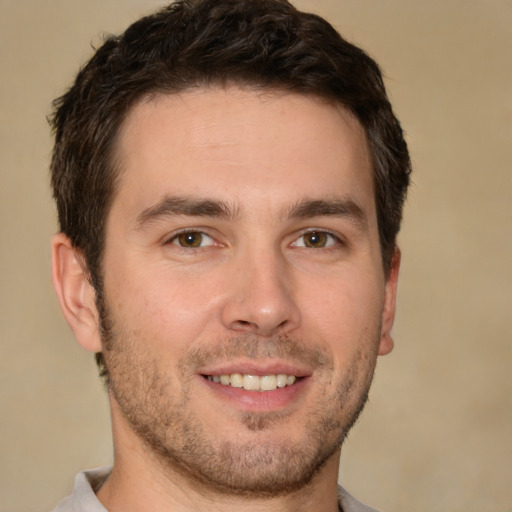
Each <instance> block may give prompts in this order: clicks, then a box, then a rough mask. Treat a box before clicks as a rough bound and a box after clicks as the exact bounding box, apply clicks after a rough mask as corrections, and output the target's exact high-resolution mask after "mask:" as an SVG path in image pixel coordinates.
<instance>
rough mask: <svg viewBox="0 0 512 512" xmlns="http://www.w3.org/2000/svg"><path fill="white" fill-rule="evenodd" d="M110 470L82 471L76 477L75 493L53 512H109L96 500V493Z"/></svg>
mask: <svg viewBox="0 0 512 512" xmlns="http://www.w3.org/2000/svg"><path fill="white" fill-rule="evenodd" d="M109 474H110V468H101V469H94V470H91V471H82V472H80V473H78V475H76V478H75V486H74V488H73V492H72V493H71V495H70V496H68V497H67V498H64V499H63V500H62V501H61V502H60V503H59V504H58V505H57V507H56V508H54V509H53V511H52V512H107V509H106V508H105V507H104V506H103V505H102V504H101V503H100V502H99V500H98V498H96V491H97V490H98V489H99V488H100V487H101V486H102V485H103V483H104V482H105V480H106V479H107V477H108V475H109Z"/></svg>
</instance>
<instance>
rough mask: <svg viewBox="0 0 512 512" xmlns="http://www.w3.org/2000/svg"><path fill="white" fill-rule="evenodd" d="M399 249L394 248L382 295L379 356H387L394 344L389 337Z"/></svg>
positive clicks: (398, 263)
mask: <svg viewBox="0 0 512 512" xmlns="http://www.w3.org/2000/svg"><path fill="white" fill-rule="evenodd" d="M400 258H401V254H400V249H399V248H398V247H395V250H394V252H393V257H392V259H391V268H390V270H389V274H388V277H387V279H386V290H385V295H384V307H383V310H382V326H381V334H380V344H379V355H380V356H383V355H386V354H389V353H390V352H391V351H392V350H393V346H394V342H393V337H392V336H391V329H392V328H393V322H394V321H395V310H396V291H397V285H398V271H399V269H400Z"/></svg>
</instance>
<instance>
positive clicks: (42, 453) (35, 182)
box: [0, 0, 512, 512]
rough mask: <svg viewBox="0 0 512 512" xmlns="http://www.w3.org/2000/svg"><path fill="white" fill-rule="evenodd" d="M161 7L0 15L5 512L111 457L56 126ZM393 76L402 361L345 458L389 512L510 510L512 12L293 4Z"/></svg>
mask: <svg viewBox="0 0 512 512" xmlns="http://www.w3.org/2000/svg"><path fill="white" fill-rule="evenodd" d="M159 4H161V2H159V1H157V0H123V1H121V0H87V1H86V0H22V1H16V0H0V57H1V60H0V62H1V67H0V104H1V107H0V116H1V123H0V173H1V174H0V180H1V181H0V233H1V238H0V240H1V247H2V250H1V254H0V312H1V313H0V314H1V322H0V341H1V344H0V443H1V446H0V511H1V512H7V511H9V512H21V511H23V512H35V511H44V510H49V509H50V508H51V507H52V506H53V505H54V504H55V503H56V502H57V501H58V499H59V498H60V497H62V496H63V495H65V494H66V493H68V492H69V491H70V489H71V486H72V480H73V476H74V473H75V472H76V471H78V470H79V469H82V468H84V467H90V466H96V465H102V464H106V463H108V462H109V460H110V457H111V455H110V453H111V448H110V439H109V435H110V434H109V420H108V409H107V405H106V400H105V395H104V392H103V390H102V387H101V384H100V383H99V382H98V379H97V378H96V371H95V366H94V363H93V361H92V359H91V357H90V356H89V355H88V354H86V353H85V352H82V351H81V350H80V349H79V348H78V347H77V345H76V344H75V342H74V340H73V338H72V335H71V333H70V331H69V330H68V328H67V326H66V325H65V324H64V321H63V320H62V319H61V316H60V313H59V311H58V308H57V304H56V300H55V298H54V296H53V291H52V289H51V284H50V277H49V238H50V236H51V234H52V233H53V232H54V231H55V229H56V224H55V212H54V207H53V204H52V201H51V197H50V193H49V187H48V172H47V167H48V159H49V153H50V148H51V141H50V136H49V133H48V132H49V131H48V128H47V125H46V122H45V115H46V114H48V113H49V111H50V101H51V99H53V98H54V97H55V96H57V95H58V94H60V93H62V92H63V91H64V88H65V87H66V86H67V85H68V84H69V83H70V81H71V79H72V77H73V75H74V73H75V72H76V70H77V68H78V65H79V64H80V63H83V61H84V60H85V59H86V57H87V56H88V55H89V54H90V42H91V41H92V42H93V43H98V42H99V41H100V39H101V38H100V34H101V33H103V32H118V31H120V30H122V29H123V28H124V27H125V26H126V25H127V24H128V23H129V22H130V21H132V20H134V19H135V18H136V17H138V16H139V15H141V14H143V13H146V12H148V11H150V10H152V9H153V8H154V7H155V6H157V5H159ZM297 4H298V5H299V6H301V7H304V8H307V9H309V10H315V11H317V12H319V13H321V14H323V15H325V16H327V17H328V18H329V19H330V20H331V21H332V22H333V23H334V24H335V25H336V26H337V28H338V29H339V30H340V31H341V32H342V33H343V34H344V35H345V36H346V37H347V38H348V39H350V40H352V41H354V42H355V43H357V44H360V45H361V46H362V47H363V48H365V49H366V50H367V51H368V52H369V53H370V54H371V55H372V56H374V57H375V58H376V59H377V60H378V61H379V62H380V64H381V65H382V67H383V69H384V70H385V73H386V76H387V84H388V87H389V91H390V95H391V97H392V100H393V102H394V105H395V107H396V110H397V112H398V115H399V117H400V118H401V120H402V122H403V126H404V127H405V129H406V131H407V133H408V141H409V144H410V149H411V152H412V157H413V160H414V166H415V175H414V182H415V183H414V188H413V189H412V190H411V193H410V196H409V201H408V204H407V207H406V216H405V219H406V220H405V223H404V227H403V232H402V234H401V237H400V240H401V245H402V248H403V271H402V274H401V285H400V293H399V308H398V318H397V325H396V328H395V338H396V342H397V345H396V349H395V351H394V352H393V353H392V354H391V355H390V356H388V357H386V358H384V359H382V360H381V361H380V364H379V367H378V373H377V377H376V381H375V385H374V388H373V392H372V395H371V401H370V404H369V406H368V408H367V410H366V411H365V413H364V414H363V417H362V419H361V420H360V422H359V424H358V426H356V428H355V430H354V431H353V433H352V434H351V436H350V438H349V440H348V442H347V444H346V447H345V450H344V455H343V458H342V470H341V478H342V481H343V482H344V484H345V485H346V486H347V487H348V488H349V489H350V490H351V491H352V492H353V493H354V494H356V495H358V496H359V497H361V498H362V499H363V500H364V501H367V502H368V503H370V504H373V505H375V506H378V507H379V508H382V509H383V510H387V511H389V512H391V511H395V512H406V511H408V512H411V511H412V512H422V511H429V512H430V511H447V512H458V511H461V512H462V511H464V512H468V511H469V512H470V511H478V512H485V511H489V512H491V511H492V512H496V511H498V512H499V511H507V510H511V509H512V485H511V484H512V439H511V427H512V407H511V396H512V379H511V369H512V364H511V363H512V357H511V356H512V353H511V352H512V348H511V334H510V333H511V331H512V329H511V328H512V325H511V324H512V320H511V318H512V263H511V262H512V240H511V239H512V237H511V232H512V202H511V191H512V178H511V177H512V169H511V164H512V149H511V141H512V113H511V96H510V94H511V92H512V90H511V86H512V64H511V62H512V59H511V55H510V49H511V43H512V2H511V1H510V0H444V1H441V0H431V1H419V0H417V1H413V0H407V1H406V0H386V1H383V0H317V1H315V2H313V1H307V0H303V1H300V2H299V1H297Z"/></svg>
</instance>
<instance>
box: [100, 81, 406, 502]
mask: <svg viewBox="0 0 512 512" xmlns="http://www.w3.org/2000/svg"><path fill="white" fill-rule="evenodd" d="M117 164H118V165H119V168H120V169H121V174H120V179H119V183H118V191H117V193H116V195H115V198H114V201H113V205H112V209H111V212H110V214H109V217H108V221H107V229H106V246H105V253H104V260H103V270H104V290H105V302H104V308H105V312H106V313H107V316H108V322H106V323H110V327H109V328H108V329H107V334H106V336H105V339H104V357H105V361H106V364H107V367H108V369H109V372H110V381H111V396H112V404H113V422H114V437H115V439H116V436H117V439H118V440H119V438H127V437H129V433H135V434H136V437H135V439H138V442H139V444H140V446H141V447H142V450H143V451H145V452H146V453H151V454H152V455H156V456H157V459H158V460H159V461H160V462H162V463H163V464H165V465H166V467H168V469H169V471H177V472H179V474H180V475H181V476H183V475H185V476H187V477H190V478H195V479H197V480H199V481H201V482H203V483H205V484H207V485H209V486H210V487H213V488H216V489H217V490H219V491H226V492H232V491H236V492H238V493H239V494H240V493H241V494H244V493H245V494H251V493H256V494H258V495H262V494H265V493H267V494H279V493H283V492H287V491H289V490H291V489H293V488H297V487H299V486H301V485H304V484H305V483H306V482H307V481H309V480H310V479H311V477H312V476H313V475H314V474H315V473H316V472H317V470H318V469H319V468H321V467H324V463H326V462H327V463H329V461H331V463H332V461H337V454H338V450H339V448H340V446H341V442H342V439H343V437H344V435H345V434H346V432H347V431H348V429H349V428H350V426H351V424H352V423H353V421H355V418H356V417H357V414H358V413H359V411H360V409H361V408H362V406H363V404H364V401H365V398H366V395H367V391H368V388H369V385H370V381H371V378H372V374H373V370H374V366H375V361H376V357H377V355H378V353H386V352H388V351H389V350H391V347H392V342H391V339H390V338H389V332H388V331H389V328H390V326H391V323H392V316H393V312H394V311H393V310H394V290H395V286H394V284H395V280H394V278H392V279H390V280H388V281H386V279H385V277H384V273H383V269H382V266H381V253H380V249H379V237H378V230H377V219H376V211H375V205H374V195H373V186H372V174H371V165H370V160H369V156H368V151H367V147H366V143H365V138H364V133H363V130H362V128H361V127H360V125H359V123H358V122H357V121H356V120H355V119H354V118H353V117H352V116H350V115H349V114H347V113H346V112H345V111H343V110H342V109H340V108H337V107H335V106H332V105H327V104H324V103H321V102H319V101H318V100H316V99H312V98H309V97H305V96H301V95H291V94H282V93H273V94H263V93H261V92H255V91H252V90H249V89H238V88H235V87H229V88H227V89H220V88H219V89H210V90H207V91H204V90H201V91H193V92H186V93H183V94H179V95H167V96H163V95H162V96H158V97H154V98H152V99H149V100H145V101H142V102H140V103H139V104H137V105H136V106H135V108H134V109H133V110H132V111H131V113H130V115H129V116H128V118H127V120H126V121H125V124H124V126H123V129H122V131H121V135H120V139H119V141H118V146H117ZM391 275H392V276H396V273H394V272H392V273H391ZM383 326H385V327H383ZM218 381H220V382H218ZM240 386H241V387H240ZM253 388H256V389H253Z"/></svg>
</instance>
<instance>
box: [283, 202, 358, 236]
mask: <svg viewBox="0 0 512 512" xmlns="http://www.w3.org/2000/svg"><path fill="white" fill-rule="evenodd" d="M289 216H290V218H296V219H308V218H312V217H325V216H327V217H330V216H332V217H346V218H347V219H349V220H350V221H351V222H353V223H354V224H356V225H357V226H359V227H360V228H362V229H365V230H366V229H367V228H368V217H367V215H366V213H365V211H364V210H363V208H362V207H361V206H360V205H359V204H357V203H356V202H355V201H354V200H353V199H350V198H337V199H315V200H305V201H300V202H299V203H297V204H296V205H294V206H293V207H292V208H291V209H290V212H289Z"/></svg>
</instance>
